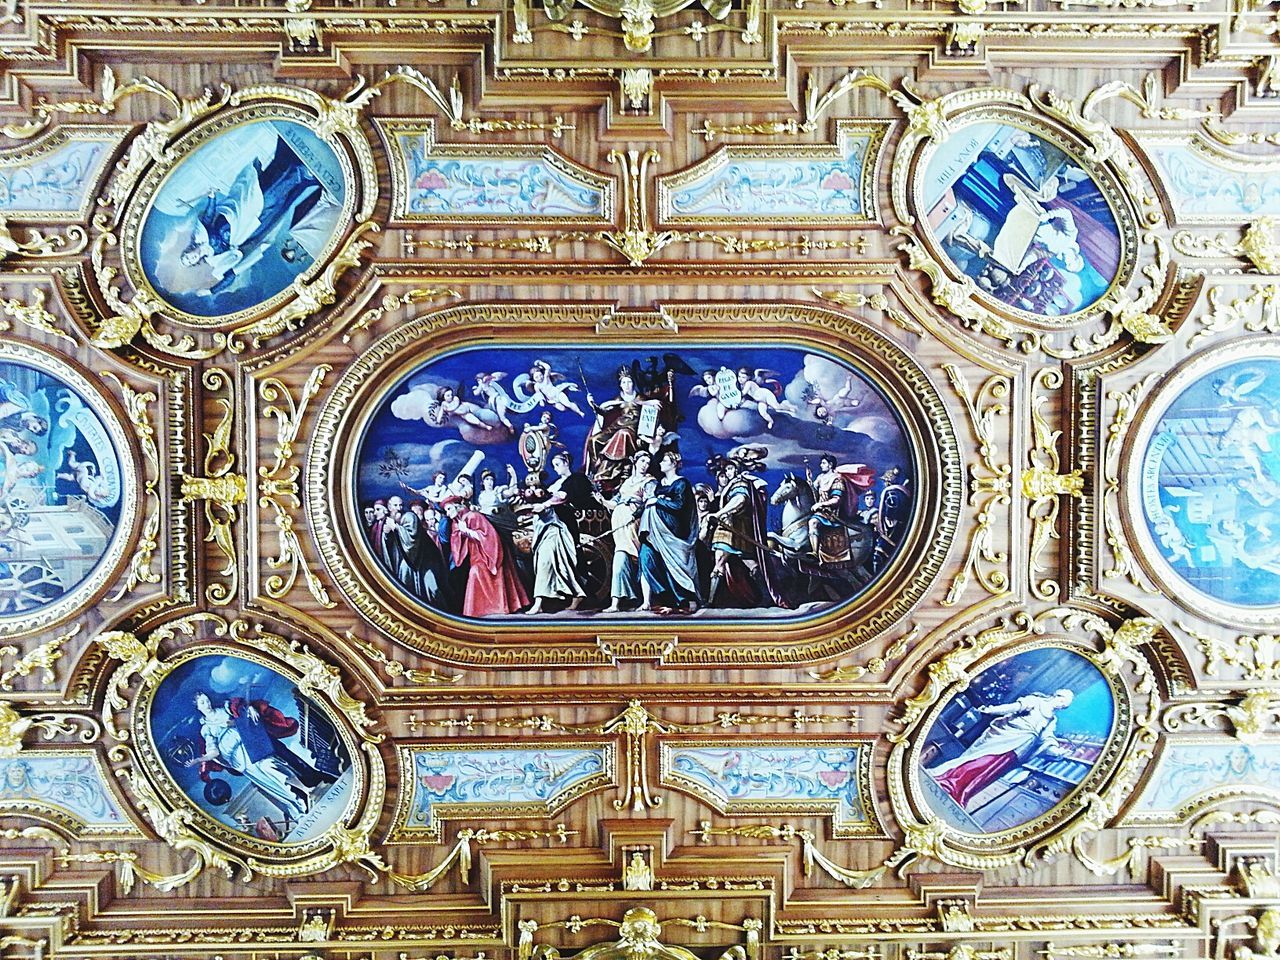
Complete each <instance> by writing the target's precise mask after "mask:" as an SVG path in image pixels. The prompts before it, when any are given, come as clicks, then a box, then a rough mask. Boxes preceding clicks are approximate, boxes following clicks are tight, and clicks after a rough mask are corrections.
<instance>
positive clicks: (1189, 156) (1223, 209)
mask: <svg viewBox="0 0 1280 960" xmlns="http://www.w3.org/2000/svg"><path fill="white" fill-rule="evenodd" d="M1137 139H1138V143H1139V144H1140V145H1141V146H1142V149H1143V151H1144V153H1145V154H1146V156H1147V158H1148V160H1149V162H1150V163H1151V165H1152V166H1153V167H1154V168H1155V171H1156V174H1157V176H1159V178H1160V182H1161V184H1162V185H1163V186H1164V188H1165V191H1166V195H1167V197H1168V203H1169V204H1170V206H1171V207H1172V208H1173V215H1174V218H1175V219H1176V220H1177V221H1178V222H1179V223H1232V222H1238V221H1241V220H1252V219H1253V218H1255V217H1261V216H1276V215H1278V214H1280V165H1277V163H1276V162H1275V160H1274V158H1271V157H1267V156H1262V155H1257V154H1248V153H1240V152H1233V151H1231V150H1229V149H1227V148H1225V147H1223V146H1221V145H1219V144H1217V143H1216V142H1215V141H1213V140H1212V139H1210V138H1208V137H1206V136H1204V135H1203V134H1200V133H1192V134H1185V133H1183V134H1170V133H1159V132H1155V131H1144V132H1141V133H1138V134H1137Z"/></svg>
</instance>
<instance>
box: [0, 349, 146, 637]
mask: <svg viewBox="0 0 1280 960" xmlns="http://www.w3.org/2000/svg"><path fill="white" fill-rule="evenodd" d="M28 353H29V352H28V351H22V350H19V348H16V347H15V348H12V349H6V350H4V351H2V352H0V464H2V467H0V470H2V471H3V480H2V481H0V483H3V496H0V621H3V620H5V619H9V618H14V619H24V620H25V619H28V618H30V617H31V616H32V615H33V614H38V613H39V612H40V611H43V610H46V609H48V608H49V607H51V606H53V605H54V604H57V603H58V602H59V601H62V600H63V599H64V598H65V599H68V602H73V601H72V600H71V599H70V595H71V594H72V593H73V592H74V591H75V590H76V588H77V587H79V586H81V585H82V584H84V583H86V582H87V581H89V580H90V579H91V578H92V577H93V576H94V574H95V572H96V571H97V570H98V568H99V566H100V565H102V563H103V558H104V556H105V555H106V554H107V553H108V551H109V550H110V549H111V547H112V545H113V544H114V542H115V540H116V532H117V530H118V529H119V528H120V527H121V525H122V524H121V514H122V512H123V510H124V503H125V498H124V490H123V485H124V482H125V477H124V475H123V473H122V470H121V462H120V454H119V453H118V448H117V443H120V442H121V438H120V437H119V436H118V432H119V431H118V430H117V431H114V432H113V431H110V430H108V427H107V425H106V423H104V421H103V417H102V416H101V415H100V414H99V412H98V411H97V410H96V409H95V407H97V406H98V402H97V398H96V397H91V396H90V395H89V394H88V393H87V392H85V391H84V390H82V389H80V388H78V387H75V386H72V385H71V384H70V383H69V382H68V381H67V380H66V379H63V378H62V377H60V376H56V375H55V374H54V373H52V372H49V371H47V370H45V369H41V368H40V367H38V366H36V365H35V364H34V363H27V362H22V361H20V360H18V359H16V356H18V355H21V356H26V355H28ZM30 353H34V351H31V352H30ZM50 369H58V367H56V366H51V367H50ZM90 403H93V404H94V406H90ZM131 512H132V511H130V513H131Z"/></svg>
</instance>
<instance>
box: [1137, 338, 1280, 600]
mask: <svg viewBox="0 0 1280 960" xmlns="http://www.w3.org/2000/svg"><path fill="white" fill-rule="evenodd" d="M1259 352H1262V353H1263V354H1264V356H1256V354H1257V353H1259ZM1251 353H1253V354H1255V356H1251V357H1250V358H1248V359H1236V360H1231V361H1229V362H1226V363H1220V364H1218V365H1216V366H1215V367H1213V368H1212V369H1210V370H1208V371H1207V372H1205V373H1204V374H1202V375H1201V376H1200V377H1198V378H1197V379H1195V380H1193V381H1191V382H1190V383H1189V384H1188V385H1187V386H1186V387H1184V388H1183V389H1182V390H1181V391H1179V392H1178V393H1177V395H1176V396H1175V397H1174V399H1173V400H1172V402H1171V403H1169V405H1168V406H1167V407H1166V408H1165V410H1164V412H1163V413H1162V414H1161V415H1160V417H1159V419H1158V420H1157V421H1156V424H1155V426H1154V428H1153V430H1152V432H1151V436H1150V439H1149V440H1148V441H1147V444H1146V449H1145V450H1144V451H1143V452H1142V473H1141V477H1142V481H1141V495H1142V512H1143V519H1144V521H1145V523H1146V527H1147V531H1148V532H1149V534H1150V536H1151V540H1152V542H1153V544H1154V545H1155V548H1156V551H1157V553H1158V554H1159V556H1160V557H1161V558H1163V559H1164V561H1165V562H1166V563H1167V564H1168V565H1169V566H1170V567H1171V568H1172V569H1173V571H1174V572H1175V573H1176V574H1177V575H1178V577H1180V578H1181V579H1182V580H1183V581H1185V582H1186V583H1188V584H1190V585H1191V586H1192V587H1194V588H1195V589H1196V590H1199V591H1200V592H1201V593H1204V594H1207V595H1208V596H1210V597H1212V598H1213V599H1215V600H1219V601H1221V602H1223V603H1226V604H1231V605H1233V606H1237V607H1245V608H1253V609H1258V608H1262V607H1271V606H1276V605H1277V604H1280V357H1276V356H1274V354H1275V353H1276V351H1275V349H1274V348H1271V349H1267V348H1262V349H1261V350H1259V349H1258V348H1257V347H1256V346H1255V348H1254V349H1253V350H1252V351H1251ZM1266 353H1271V354H1273V356H1270V357H1268V356H1265V354H1266Z"/></svg>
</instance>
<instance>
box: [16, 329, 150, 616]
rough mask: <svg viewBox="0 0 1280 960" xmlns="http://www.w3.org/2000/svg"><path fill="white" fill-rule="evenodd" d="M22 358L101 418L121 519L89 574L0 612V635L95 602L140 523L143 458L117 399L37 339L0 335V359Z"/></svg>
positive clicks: (78, 611) (123, 560) (120, 564)
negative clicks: (9, 612) (39, 600)
mask: <svg viewBox="0 0 1280 960" xmlns="http://www.w3.org/2000/svg"><path fill="white" fill-rule="evenodd" d="M4 360H7V361H11V362H13V363H18V364H26V365H28V366H32V367H35V368H36V369H38V370H40V371H42V372H44V373H46V374H47V375H49V376H51V377H55V378H57V379H59V380H61V381H63V382H64V383H65V384H66V385H67V386H68V387H70V388H72V389H73V390H75V391H76V392H77V393H78V394H79V395H80V397H81V399H83V400H84V402H85V404H87V405H88V407H89V408H90V409H91V410H92V411H93V413H94V414H95V415H96V416H97V418H98V420H99V421H100V422H101V424H102V426H103V429H105V430H106V431H107V433H108V435H109V437H110V439H111V441H112V444H113V448H114V451H115V453H116V456H117V457H118V458H119V461H120V475H121V486H120V503H121V507H120V520H119V522H118V523H117V525H116V529H115V531H114V532H113V533H112V538H111V541H110V543H109V544H108V545H107V549H106V550H104V551H103V553H102V556H101V557H99V558H98V560H97V562H96V563H95V565H94V567H93V570H92V571H91V572H90V574H89V576H88V577H86V578H85V579H84V580H82V581H81V582H80V583H78V584H76V586H74V587H73V588H72V589H70V590H68V591H67V593H66V594H65V595H64V596H62V597H60V598H59V599H57V600H55V601H54V602H53V603H50V604H49V605H47V606H45V607H42V608H40V609H39V610H36V611H34V612H32V611H25V612H23V613H22V614H20V615H17V616H12V617H0V636H5V637H9V636H26V635H28V634H31V633H35V632H37V631H39V630H43V629H45V628H47V627H50V626H54V625H56V624H61V623H65V622H66V621H68V620H70V619H72V618H73V617H76V616H78V615H80V614H81V613H83V612H84V611H85V610H86V609H88V608H89V607H91V606H93V604H95V603H96V602H97V601H98V600H99V599H101V597H102V596H103V594H105V593H106V591H107V589H108V588H109V587H110V586H111V584H112V583H114V582H115V580H116V578H117V577H119V575H120V572H121V571H122V570H123V568H124V567H125V565H126V562H127V557H126V555H127V554H128V552H129V547H130V546H131V545H132V544H133V542H134V541H135V539H136V537H137V532H138V525H139V523H141V515H142V512H143V511H142V510H140V509H139V505H140V503H141V502H142V497H141V493H140V491H141V484H140V483H139V481H138V477H139V474H140V473H141V470H142V467H141V464H142V461H141V459H140V457H139V454H138V451H137V448H136V445H135V443H136V441H135V438H134V436H133V435H132V432H131V431H130V430H128V429H127V427H126V426H125V424H126V419H125V417H124V414H123V411H122V410H121V409H120V408H119V406H118V404H117V403H116V401H115V399H114V398H113V397H112V396H111V395H110V394H109V393H108V392H107V391H106V390H104V389H103V388H102V387H100V386H99V385H98V384H96V383H95V382H94V380H93V379H91V377H90V376H89V374H88V373H87V372H85V371H83V370H82V369H81V367H80V365H79V364H78V363H76V362H74V361H72V360H70V359H68V358H66V357H64V356H61V355H58V354H54V353H52V352H51V351H49V350H46V349H44V348H42V347H38V346H36V345H35V344H31V343H24V342H20V341H17V340H12V339H0V361H4Z"/></svg>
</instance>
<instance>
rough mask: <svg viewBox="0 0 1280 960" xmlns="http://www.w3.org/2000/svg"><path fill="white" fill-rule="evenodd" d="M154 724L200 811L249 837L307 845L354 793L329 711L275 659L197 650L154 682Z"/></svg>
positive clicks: (159, 747) (169, 764)
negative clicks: (273, 662)
mask: <svg viewBox="0 0 1280 960" xmlns="http://www.w3.org/2000/svg"><path fill="white" fill-rule="evenodd" d="M148 721H149V728H148V729H149V733H150V739H151V742H152V744H153V745H154V748H155V750H156V752H157V754H158V755H159V758H160V762H161V763H162V764H163V766H164V769H165V771H166V772H167V773H168V775H169V777H170V778H171V779H172V780H173V781H174V782H175V783H176V784H177V786H178V788H179V789H180V790H181V791H182V793H183V794H184V795H185V796H186V797H187V799H188V800H190V801H191V803H193V804H194V805H195V806H196V807H197V808H198V809H199V810H201V811H202V812H203V813H205V814H206V815H207V816H209V817H211V818H212V819H213V820H214V821H216V822H217V823H218V824H220V825H221V826H222V827H225V828H229V829H230V830H231V831H232V832H234V833H239V834H242V835H244V837H245V838H246V839H247V840H250V841H267V842H270V843H287V844H304V843H307V842H308V841H314V840H316V839H318V838H319V837H321V836H322V835H323V834H324V833H325V831H327V830H328V829H329V828H330V827H332V826H333V825H334V824H336V823H339V822H341V821H342V820H343V819H344V818H345V816H346V814H347V811H348V810H349V809H350V808H351V806H352V804H353V803H354V802H355V800H356V799H357V798H356V796H355V794H356V782H355V781H356V771H355V769H354V767H353V766H352V761H351V752H350V748H349V746H348V742H347V738H346V737H345V736H344V735H343V733H342V727H341V724H340V722H339V721H338V720H337V719H335V717H334V715H333V713H332V712H331V711H329V710H328V709H327V708H325V707H323V706H321V705H320V704H319V703H318V702H317V701H315V700H313V699H311V698H310V697H308V696H305V695H303V694H302V693H300V692H299V691H298V689H297V686H296V685H295V684H294V682H293V681H292V680H290V679H288V678H287V677H285V676H283V675H282V674H280V673H278V672H277V671H275V670H274V669H272V668H271V667H269V666H266V665H265V664H263V663H259V662H257V661H254V660H250V659H246V658H244V657H239V656H227V655H222V654H201V655H198V656H195V657H192V658H189V659H186V660H185V661H183V662H181V663H179V664H178V665H177V666H176V667H175V668H174V669H173V670H172V671H171V672H169V673H168V674H167V675H166V676H165V677H164V679H163V680H161V682H160V684H159V685H158V687H157V688H156V691H155V695H154V698H153V699H152V701H151V703H150V705H149V716H148Z"/></svg>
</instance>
